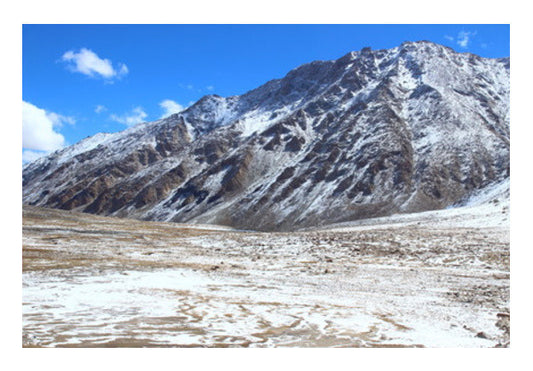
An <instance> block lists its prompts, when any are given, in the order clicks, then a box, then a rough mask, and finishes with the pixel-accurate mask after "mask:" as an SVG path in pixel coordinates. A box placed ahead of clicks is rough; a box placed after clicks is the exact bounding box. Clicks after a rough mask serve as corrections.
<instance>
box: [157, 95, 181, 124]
mask: <svg viewBox="0 0 533 371" xmlns="http://www.w3.org/2000/svg"><path fill="white" fill-rule="evenodd" d="M159 106H160V107H161V108H163V109H164V110H165V112H164V113H163V114H162V115H161V117H160V118H162V119H163V118H165V117H168V116H170V115H172V114H174V113H178V112H181V111H183V110H184V109H185V107H183V106H182V105H181V104H179V103H177V102H174V101H173V100H170V99H165V100H164V101H162V102H161V103H159Z"/></svg>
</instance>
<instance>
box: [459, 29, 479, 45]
mask: <svg viewBox="0 0 533 371" xmlns="http://www.w3.org/2000/svg"><path fill="white" fill-rule="evenodd" d="M475 35H476V32H469V31H461V32H459V34H458V35H457V45H459V46H460V47H461V48H468V45H469V44H470V41H471V38H472V37H474V36H475Z"/></svg>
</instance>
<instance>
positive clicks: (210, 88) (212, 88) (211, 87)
mask: <svg viewBox="0 0 533 371" xmlns="http://www.w3.org/2000/svg"><path fill="white" fill-rule="evenodd" d="M206 89H207V90H209V91H213V90H215V87H214V86H213V85H209V86H207V87H206Z"/></svg>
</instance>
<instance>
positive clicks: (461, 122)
mask: <svg viewBox="0 0 533 371" xmlns="http://www.w3.org/2000/svg"><path fill="white" fill-rule="evenodd" d="M509 70H510V66H509V58H502V59H486V58H481V57H479V56H476V55H473V54H469V53H456V52H455V51H453V50H452V49H450V48H447V47H444V46H441V45H438V44H434V43H431V42H427V41H420V42H406V43H403V44H402V45H400V46H399V47H396V48H393V49H388V50H375V51H374V50H371V49H369V48H364V49H362V50H361V51H358V52H351V53H349V54H347V55H345V56H343V57H342V58H340V59H338V60H334V61H316V62H312V63H309V64H305V65H302V66H300V67H298V68H296V69H294V70H292V71H290V72H289V73H288V74H287V75H286V76H285V77H284V78H282V79H278V80H272V81H269V82H267V83H266V84H264V85H262V86H260V87H258V88H257V89H254V90H252V91H249V92H248V93H246V94H243V95H240V96H232V97H227V98H224V97H220V96H216V95H209V96H205V97H203V98H202V99H200V100H199V101H198V102H196V103H195V104H194V105H193V106H191V107H189V108H188V109H186V110H185V111H183V112H181V113H178V114H175V115H172V116H170V117H168V118H166V119H163V120H159V121H155V122H148V123H142V124H139V125H137V126H135V127H132V128H129V129H127V130H125V131H122V132H120V133H116V134H97V135H95V136H93V137H90V138H87V139H85V140H83V141H81V142H79V143H77V144H75V145H73V146H70V147H67V148H65V149H62V150H60V151H57V152H55V153H53V154H50V155H49V156H47V157H44V158H41V159H38V160H36V161H35V162H32V163H30V164H28V165H26V166H25V167H24V170H23V202H24V203H26V204H31V205H39V206H47V207H53V208H61V209H76V210H79V211H85V212H89V213H96V214H103V215H116V216H124V217H133V218H141V219H148V220H164V221H176V222H199V223H217V224H225V225H230V226H234V227H239V228H247V229H260V230H287V229H293V228H299V227H307V226H315V225H324V224H331V223H337V222H343V221H348V220H355V219H361V218H367V217H376V216H385V215H390V214H393V213H403V212H415V211H424V210H433V209H441V208H444V207H448V206H451V205H454V204H458V203H460V202H464V200H466V199H468V197H469V196H470V195H472V194H475V193H476V192H478V191H479V190H480V189H482V188H484V187H487V186H491V185H493V184H495V183H498V182H500V181H503V180H505V179H507V178H508V177H509V167H510V163H509Z"/></svg>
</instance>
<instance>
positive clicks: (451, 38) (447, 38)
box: [444, 35, 454, 41]
mask: <svg viewBox="0 0 533 371" xmlns="http://www.w3.org/2000/svg"><path fill="white" fill-rule="evenodd" d="M444 38H445V39H446V40H448V41H453V40H454V38H453V36H450V35H444Z"/></svg>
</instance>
